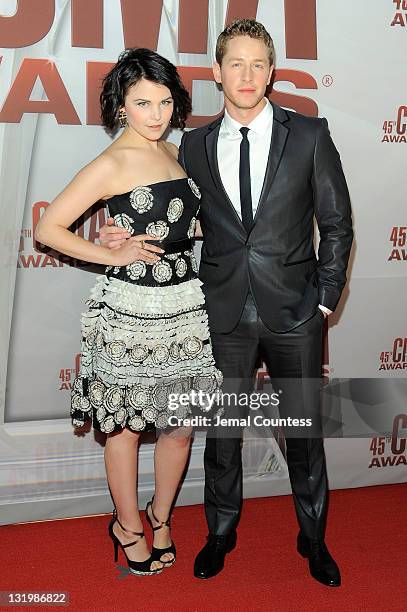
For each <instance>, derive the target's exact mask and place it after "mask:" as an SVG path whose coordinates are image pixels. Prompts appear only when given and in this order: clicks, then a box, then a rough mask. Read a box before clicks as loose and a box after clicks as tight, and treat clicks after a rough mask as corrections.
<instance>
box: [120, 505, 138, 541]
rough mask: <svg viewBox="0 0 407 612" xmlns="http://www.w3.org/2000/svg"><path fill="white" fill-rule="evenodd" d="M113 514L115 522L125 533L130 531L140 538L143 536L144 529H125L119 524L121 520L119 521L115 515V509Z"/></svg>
mask: <svg viewBox="0 0 407 612" xmlns="http://www.w3.org/2000/svg"><path fill="white" fill-rule="evenodd" d="M113 516H114V518H115V519H116V522H117V523H118V524H119V525H120V527H121V528H122V529H123V531H125V532H126V533H131V534H132V535H136V536H140V538H144V531H131V530H130V529H126V527H123V525H122V524H121V522H120V521H119V518H118V516H117V512H116V509H114V510H113Z"/></svg>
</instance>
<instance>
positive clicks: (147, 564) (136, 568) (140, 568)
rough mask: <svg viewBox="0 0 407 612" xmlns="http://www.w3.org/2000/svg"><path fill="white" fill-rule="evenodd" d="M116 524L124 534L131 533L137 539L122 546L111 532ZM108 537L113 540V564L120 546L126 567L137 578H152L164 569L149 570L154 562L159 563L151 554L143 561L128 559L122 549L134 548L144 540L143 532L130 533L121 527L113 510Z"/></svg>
mask: <svg viewBox="0 0 407 612" xmlns="http://www.w3.org/2000/svg"><path fill="white" fill-rule="evenodd" d="M116 522H117V523H118V524H119V525H120V527H121V528H122V529H123V531H124V532H125V533H131V534H132V535H136V536H139V538H138V539H137V540H135V541H134V542H129V543H128V544H122V543H121V542H120V540H119V538H118V537H117V536H116V534H115V533H114V532H113V525H114V524H115V523H116ZM109 535H110V537H111V538H112V540H113V545H114V560H115V562H117V559H118V554H119V546H120V548H121V549H122V551H123V553H124V556H125V557H126V560H127V565H128V566H129V570H130V572H131V573H132V574H136V575H137V576H153V575H154V574H160V573H161V572H162V571H163V569H164V567H160V568H158V569H151V564H152V563H153V562H154V561H160V560H159V559H154V558H153V555H152V554H151V555H150V556H149V558H148V559H146V560H145V561H132V560H131V559H129V558H128V556H127V555H126V551H125V550H124V549H125V548H129V547H130V546H134V545H135V544H138V543H139V542H140V540H141V539H142V538H144V532H143V531H141V532H138V531H130V529H126V528H125V527H123V525H122V524H121V522H120V521H119V519H118V518H117V513H116V510H113V517H112V520H111V521H110V523H109ZM160 563H162V561H160Z"/></svg>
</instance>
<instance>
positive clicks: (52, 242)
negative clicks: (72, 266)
mask: <svg viewBox="0 0 407 612" xmlns="http://www.w3.org/2000/svg"><path fill="white" fill-rule="evenodd" d="M115 172H117V164H116V162H115V161H114V160H113V159H111V158H109V157H108V156H106V155H101V156H99V157H97V158H96V159H95V160H94V161H92V162H91V163H90V164H88V165H87V166H85V168H83V169H82V170H81V171H80V172H79V173H78V174H77V175H76V176H75V178H74V179H73V180H72V181H71V182H70V183H69V185H68V186H67V187H66V188H65V189H64V190H63V191H62V192H61V193H60V194H59V195H58V196H57V197H56V198H55V200H54V201H53V202H52V203H51V204H50V205H49V206H48V207H47V210H46V211H45V213H44V214H43V216H42V217H41V219H40V221H39V223H38V224H37V228H36V232H35V239H36V240H38V242H41V243H42V244H45V245H47V246H50V247H51V248H53V249H55V250H57V251H60V252H61V253H65V254H66V255H69V256H70V257H74V258H76V259H80V260H82V261H89V262H93V263H97V264H103V265H118V266H121V265H127V264H129V263H131V262H132V261H135V260H136V259H143V260H144V261H149V262H155V261H157V260H158V259H159V258H158V257H157V256H155V255H154V254H153V253H151V252H148V251H146V250H145V249H141V248H140V240H148V239H150V240H151V236H144V235H143V236H137V237H133V238H130V239H129V240H126V243H125V244H124V245H123V246H122V247H121V248H120V249H116V250H113V251H112V250H111V249H108V248H106V247H104V246H99V245H97V244H93V243H92V242H90V241H89V240H85V239H84V238H81V237H80V236H77V235H75V234H74V233H72V232H71V231H69V230H68V227H70V226H71V225H72V223H74V221H76V220H77V219H78V218H79V217H80V216H81V215H82V214H83V213H84V212H85V211H86V210H87V209H88V208H90V207H91V206H92V205H93V204H94V203H95V202H97V201H98V200H100V199H102V198H103V197H106V195H108V194H109V185H111V180H112V176H113V175H114V174H115ZM146 246H148V248H149V250H150V251H151V250H154V251H157V252H161V249H158V248H157V247H154V246H153V245H146Z"/></svg>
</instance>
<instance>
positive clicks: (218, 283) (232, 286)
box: [179, 20, 353, 586]
mask: <svg viewBox="0 0 407 612" xmlns="http://www.w3.org/2000/svg"><path fill="white" fill-rule="evenodd" d="M273 70H274V47H273V42H272V39H271V37H270V35H269V34H268V32H267V31H266V30H265V28H264V26H262V25H261V24H260V23H258V22H256V21H254V20H239V21H236V22H234V23H232V24H231V25H229V26H228V27H227V28H226V29H225V30H224V31H223V32H222V33H221V34H220V36H219V38H218V41H217V47H216V63H215V64H214V67H213V71H214V76H215V80H216V82H217V83H219V84H220V85H221V87H222V89H223V93H224V97H225V114H224V116H223V117H221V118H219V119H218V120H216V121H214V122H213V123H211V124H210V125H208V126H205V127H202V128H198V129H196V130H193V131H190V132H187V133H185V134H184V136H183V138H182V142H181V146H180V153H179V160H180V163H181V164H182V165H183V167H184V168H185V171H186V173H187V174H188V176H190V177H192V178H193V179H194V181H195V182H196V183H197V184H198V185H199V186H200V188H201V190H202V207H201V214H200V221H201V226H202V231H203V236H204V243H203V249H202V255H201V265H200V278H201V280H202V281H203V283H204V285H203V289H204V292H205V295H206V304H207V308H208V315H209V323H210V329H211V333H212V342H213V351H214V356H215V359H216V361H217V366H218V367H219V369H220V370H221V371H222V372H223V375H224V378H225V381H226V385H227V384H228V381H229V382H231V381H239V382H238V383H237V384H238V386H239V390H240V392H242V391H244V392H246V393H250V390H251V385H252V379H253V373H254V370H255V367H256V362H257V359H258V356H259V354H260V352H261V354H262V356H263V358H264V360H265V362H266V365H267V367H268V369H269V371H270V374H271V377H272V378H273V379H277V380H278V381H279V383H278V384H279V385H280V387H282V388H283V389H284V394H283V395H284V401H281V404H280V416H282V417H284V416H288V415H290V414H293V411H294V410H295V413H296V414H302V415H306V416H311V417H312V418H313V419H314V422H315V423H318V422H319V401H318V395H317V393H315V391H313V390H312V389H311V391H310V393H309V394H308V396H306V397H303V395H302V392H301V389H300V388H301V385H300V386H299V385H298V384H296V382H297V383H298V381H301V380H310V381H312V380H315V379H319V378H320V376H321V360H322V357H321V347H322V329H323V321H324V317H325V316H327V315H328V314H330V313H331V312H332V311H333V310H334V309H335V307H336V305H337V303H338V301H339V298H340V295H341V292H342V289H343V286H344V284H345V282H346V267H347V263H348V257H349V252H350V248H351V243H352V236H353V234H352V221H351V210H350V202H349V194H348V190H347V186H346V181H345V178H344V175H343V172H342V167H341V163H340V159H339V155H338V152H337V151H336V149H335V146H334V144H333V142H332V140H331V138H330V135H329V131H328V125H327V122H326V120H325V119H318V118H311V117H305V116H303V115H300V114H297V113H293V112H290V111H286V110H284V109H282V108H280V107H279V106H277V105H274V104H271V103H270V102H269V101H268V100H267V98H265V91H266V88H267V86H268V85H269V83H270V81H271V77H272V73H273ZM314 217H315V218H316V221H317V224H318V228H319V233H320V243H319V248H318V259H317V258H316V254H315V251H314V247H313V238H314ZM231 384H232V382H231ZM233 384H234V383H233ZM311 387H312V385H311ZM286 447H287V464H288V470H289V475H290V481H291V486H292V491H293V499H294V505H295V510H296V514H297V519H298V523H299V526H300V532H299V534H298V539H297V549H298V552H299V553H300V554H301V555H302V556H303V557H306V558H308V560H309V568H310V572H311V575H312V576H313V577H314V578H315V579H316V580H318V581H319V582H321V583H323V584H326V585H329V586H339V585H340V572H339V569H338V566H337V564H336V563H335V561H334V559H333V558H332V556H331V555H330V553H329V551H328V549H327V547H326V545H325V542H324V536H325V526H326V514H327V494H328V487H327V476H326V467H325V455H324V448H323V441H322V438H321V436H319V437H310V436H305V435H304V437H298V436H297V437H294V436H291V435H289V434H288V435H286ZM204 461H205V513H206V519H207V523H208V528H209V535H208V540H207V543H206V545H205V546H204V548H203V549H202V550H201V552H200V553H199V554H198V556H197V558H196V560H195V568H194V574H195V576H196V577H198V578H210V577H212V576H215V575H216V574H218V573H219V572H220V571H221V570H222V569H223V566H224V561H225V556H226V554H227V553H228V552H230V551H231V550H232V549H233V548H234V546H235V542H236V526H237V522H238V519H239V513H240V508H241V501H242V464H241V446H240V438H239V437H238V436H237V435H236V436H235V437H226V436H222V433H221V432H219V433H218V435H216V436H208V437H207V443H206V449H205V457H204ZM263 527H264V526H263Z"/></svg>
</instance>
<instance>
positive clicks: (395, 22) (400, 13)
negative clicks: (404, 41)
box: [390, 0, 407, 28]
mask: <svg viewBox="0 0 407 612" xmlns="http://www.w3.org/2000/svg"><path fill="white" fill-rule="evenodd" d="M392 2H393V6H394V8H395V9H396V12H395V14H394V16H393V19H392V21H391V23H390V25H391V26H392V27H393V28H394V27H402V28H405V27H406V26H407V0H392Z"/></svg>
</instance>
